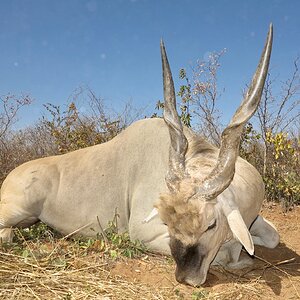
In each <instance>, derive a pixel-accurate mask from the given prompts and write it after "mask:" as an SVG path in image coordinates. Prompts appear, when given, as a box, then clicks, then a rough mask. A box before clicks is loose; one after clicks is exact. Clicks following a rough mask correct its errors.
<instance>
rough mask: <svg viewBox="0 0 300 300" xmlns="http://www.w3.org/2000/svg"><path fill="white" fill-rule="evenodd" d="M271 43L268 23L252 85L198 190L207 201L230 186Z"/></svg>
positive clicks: (222, 137) (267, 64)
mask: <svg viewBox="0 0 300 300" xmlns="http://www.w3.org/2000/svg"><path fill="white" fill-rule="evenodd" d="M272 41H273V26H272V24H270V27H269V32H268V36H267V39H266V43H265V46H264V49H263V52H262V55H261V58H260V61H259V64H258V67H257V69H256V72H255V74H254V76H253V79H252V81H251V85H250V87H249V89H248V91H247V93H246V95H245V97H244V99H243V101H242V103H241V105H240V106H239V108H238V109H237V111H236V112H235V114H234V115H233V117H232V119H231V121H230V123H229V125H228V126H227V127H226V128H225V129H224V131H223V133H222V136H221V147H220V152H219V156H218V159H217V163H216V166H215V167H214V169H213V170H212V172H211V173H210V174H209V175H208V177H207V178H206V179H204V181H203V182H202V184H201V186H200V187H199V189H198V193H200V194H201V196H202V197H203V198H205V199H206V200H211V199H214V198H215V197H217V196H218V195H219V194H220V193H222V192H223V191H224V190H225V189H226V188H227V187H228V186H229V184H230V183H231V181H232V179H233V176H234V172H235V162H236V159H237V157H238V153H239V145H240V138H241V134H242V131H243V128H244V125H245V124H246V122H247V121H248V120H249V119H250V118H251V117H252V115H253V114H254V113H255V111H256V109H257V107H258V105H259V102H260V99H261V95H262V92H263V87H264V84H265V80H266V77H267V74H268V68H269V63H270V57H271V51H272Z"/></svg>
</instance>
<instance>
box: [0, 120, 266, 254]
mask: <svg viewBox="0 0 300 300" xmlns="http://www.w3.org/2000/svg"><path fill="white" fill-rule="evenodd" d="M189 134H190V131H186V135H187V137H188V139H189V136H188V135H189ZM169 139H170V138H169V133H168V128H167V126H166V124H165V122H164V121H163V119H146V120H141V121H138V122H136V123H134V124H133V125H131V126H130V127H129V128H127V129H126V130H124V131H123V132H122V133H121V134H120V135H118V136H117V137H115V138H114V139H113V140H111V141H109V142H107V143H105V144H101V145H97V146H93V147H88V148H85V149H81V150H77V151H74V152H71V153H68V154H64V155H59V156H51V157H46V158H42V159H37V160H34V161H30V162H27V163H25V164H23V165H21V166H19V167H17V168H16V169H15V170H13V171H12V172H11V173H10V174H9V176H8V177H7V178H6V180H5V181H4V183H3V185H2V188H1V202H0V237H2V238H3V239H4V240H7V239H8V237H10V236H11V232H10V231H11V227H15V226H22V227H27V226H30V225H32V224H33V223H35V222H36V221H38V220H41V221H42V222H44V223H46V224H48V225H49V226H50V227H52V228H55V229H56V230H58V231H59V232H61V233H62V234H64V235H67V234H70V233H72V232H74V231H76V230H78V229H80V228H83V229H82V230H80V231H79V234H80V235H83V236H96V235H97V234H98V233H101V230H100V226H99V222H100V224H101V226H102V227H103V228H105V227H106V226H107V224H108V222H109V221H112V220H113V218H114V215H115V213H116V211H117V213H118V215H119V219H118V226H119V229H120V230H129V234H130V237H131V238H132V239H139V240H141V241H143V242H145V244H146V245H147V246H148V247H149V249H151V250H154V251H158V252H161V253H170V250H169V245H168V242H169V238H168V231H167V226H165V225H164V224H163V223H162V221H160V219H159V217H156V218H154V219H153V220H152V221H151V222H149V223H143V220H144V219H145V218H146V217H147V215H149V213H150V211H151V210H152V209H153V205H154V203H155V202H156V201H157V199H158V198H159V195H160V193H163V192H165V191H166V190H167V187H166V184H165V175H166V173H167V170H168V160H169V157H168V155H169V145H170V141H169ZM203 142H204V141H203ZM205 145H206V146H209V144H208V143H206V142H205ZM217 156H218V150H217V149H216V148H215V147H213V146H210V150H209V155H208V152H207V148H206V147H205V149H204V150H203V151H202V152H201V151H200V153H199V154H197V159H199V158H200V162H201V164H202V166H203V167H202V169H201V173H197V174H194V175H195V177H197V178H204V177H205V176H206V175H207V174H209V172H210V171H211V168H212V166H213V165H214V164H215V162H216V159H217ZM193 160H195V158H193V159H190V161H189V157H188V156H187V167H188V168H189V165H191V174H192V166H193ZM229 189H232V190H233V191H234V194H235V195H236V196H235V198H236V201H237V203H238V205H239V209H240V211H241V213H242V215H243V216H244V219H245V222H246V224H247V225H248V226H250V225H251V223H252V222H253V220H254V219H255V218H256V216H257V215H258V213H259V210H260V206H261V202H262V200H263V195H264V194H263V191H264V190H263V184H262V180H261V177H260V175H259V174H258V172H257V171H256V170H255V168H254V167H252V166H251V165H250V164H248V163H247V162H246V161H244V160H243V159H238V161H237V167H236V173H235V177H234V180H233V181H232V183H231V185H230V187H229ZM225 192H226V191H225ZM225 192H224V193H225ZM98 220H99V222H98Z"/></svg>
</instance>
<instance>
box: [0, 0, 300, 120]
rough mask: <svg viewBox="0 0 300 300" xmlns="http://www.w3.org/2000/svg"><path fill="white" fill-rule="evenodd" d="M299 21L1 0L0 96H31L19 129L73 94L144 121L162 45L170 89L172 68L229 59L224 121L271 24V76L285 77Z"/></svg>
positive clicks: (292, 11) (205, 10)
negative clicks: (128, 105)
mask: <svg viewBox="0 0 300 300" xmlns="http://www.w3.org/2000/svg"><path fill="white" fill-rule="evenodd" d="M299 12H300V1H297V0H289V1H286V0H273V1H272V0H252V1H248V0H247V1H246V0H218V1H217V0H215V1H211V0H210V1H207V0H206V1H203V0H181V1H180V0H99V1H97V0H52V1H50V0H49V1H46V0H23V1H21V0H18V1H17V0H2V1H1V8H0V45H1V56H0V83H1V84H0V94H1V95H5V94H7V93H12V94H21V93H23V94H29V95H31V97H32V98H33V99H34V103H33V105H32V106H31V107H30V108H26V110H23V112H22V114H21V116H20V117H21V120H20V122H21V124H24V125H26V124H30V123H32V122H34V121H35V120H37V119H38V118H39V117H40V116H41V114H42V113H43V112H45V110H44V108H43V103H47V102H51V103H54V104H64V103H67V101H68V99H69V97H70V95H72V93H73V92H74V90H76V89H77V88H79V87H80V86H89V87H90V88H91V89H92V90H93V91H94V92H95V93H96V94H97V95H98V96H101V97H102V98H103V99H104V100H105V102H106V104H107V105H108V106H110V107H113V108H115V109H116V110H117V109H118V107H120V105H123V104H124V103H125V102H128V101H132V103H133V105H134V106H136V107H147V112H148V113H151V112H153V111H154V107H155V104H156V101H157V100H158V99H162V98H163V96H162V78H161V65H160V64H161V61H160V52H159V42H160V39H161V38H163V39H164V41H165V45H166V48H167V52H168V56H169V61H170V64H171V68H172V71H173V76H174V80H175V85H176V88H177V89H178V87H179V85H180V81H179V79H178V72H179V69H180V68H182V67H185V68H187V69H188V68H189V66H190V65H191V64H193V63H195V62H196V61H197V59H200V60H201V59H205V58H206V57H207V55H208V53H210V52H212V51H220V50H222V49H224V48H226V49H227V51H226V54H225V55H224V56H223V58H222V60H221V65H222V66H221V69H220V73H219V87H220V88H222V89H223V88H225V93H224V94H223V96H222V105H221V109H222V110H223V111H224V114H225V116H226V115H227V114H228V115H229V114H231V113H232V112H233V111H234V110H235V108H236V107H237V106H238V104H239V102H240V100H241V91H242V89H243V88H244V87H245V85H246V84H247V83H248V82H249V80H250V79H251V77H252V74H253V72H254V71H255V68H256V65H257V63H258V60H259V57H260V54H261V51H262V49H263V45H264V42H265V38H266V34H267V31H268V27H269V24H270V22H272V23H273V24H274V45H273V53H272V59H271V68H272V72H273V73H274V74H275V75H276V76H277V75H278V77H279V78H282V79H283V80H284V79H285V78H286V77H285V76H287V75H288V74H291V71H292V69H293V60H294V59H295V58H296V56H297V55H299V54H300V17H299ZM223 98H224V99H223ZM223 103H224V105H223ZM81 105H82V107H81V108H82V109H84V103H81Z"/></svg>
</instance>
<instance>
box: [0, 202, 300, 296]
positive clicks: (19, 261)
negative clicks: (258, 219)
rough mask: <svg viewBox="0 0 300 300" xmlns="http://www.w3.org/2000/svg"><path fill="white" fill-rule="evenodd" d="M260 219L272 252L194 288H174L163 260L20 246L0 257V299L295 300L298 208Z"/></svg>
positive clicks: (62, 246)
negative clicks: (270, 226) (267, 224)
mask: <svg viewBox="0 0 300 300" xmlns="http://www.w3.org/2000/svg"><path fill="white" fill-rule="evenodd" d="M262 214H263V215H264V216H266V217H267V218H268V219H269V220H271V221H272V222H273V223H274V224H275V225H276V226H277V228H278V230H279V233H280V236H281V243H280V244H279V246H278V247H277V248H276V249H266V248H263V247H256V252H255V256H256V258H255V259H254V264H253V266H251V268H248V269H243V270H240V271H236V270H234V271H232V270H225V269H222V268H220V267H212V268H211V269H210V271H209V274H208V278H207V282H206V284H205V285H204V286H203V287H201V288H193V287H189V286H185V285H181V284H178V283H177V282H176V280H175V277H174V269H175V266H174V263H173V261H172V259H170V258H168V257H163V256H157V255H152V254H144V255H142V257H141V258H139V259H127V258H120V257H119V258H117V259H111V258H109V259H108V258H107V255H106V254H103V253H102V252H99V251H98V250H99V249H98V248H97V245H94V246H92V247H90V248H89V249H88V251H87V250H86V249H83V248H82V247H78V246H75V245H73V244H72V243H73V242H71V241H65V240H58V241H55V242H52V243H44V244H43V243H42V244H40V243H34V242H24V245H25V248H26V247H27V248H26V249H25V250H26V251H28V252H29V253H31V254H32V255H31V256H30V255H29V256H28V257H27V255H24V252H23V253H22V255H16V254H14V252H11V251H9V250H7V249H2V250H1V251H0V299H68V300H69V299H105V300H108V299H193V300H195V299H300V257H299V255H300V234H299V232H300V207H296V208H295V209H293V210H292V211H290V212H288V213H283V211H282V209H281V207H280V206H279V205H275V204H268V205H267V206H265V207H264V208H263V212H262ZM26 253H27V252H25V254H26ZM41 253H44V255H41ZM245 255H246V254H245Z"/></svg>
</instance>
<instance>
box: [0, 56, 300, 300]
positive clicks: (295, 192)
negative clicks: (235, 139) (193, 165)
mask: <svg viewBox="0 0 300 300" xmlns="http://www.w3.org/2000/svg"><path fill="white" fill-rule="evenodd" d="M223 55H225V51H221V52H218V53H212V54H211V55H210V56H209V58H208V59H207V60H206V61H198V62H197V63H196V64H195V65H194V66H191V67H189V68H188V69H181V70H180V72H179V77H180V79H181V80H182V85H181V86H180V88H179V92H178V103H179V110H180V113H181V119H182V121H183V123H184V124H186V125H187V126H191V127H193V128H194V130H196V131H198V132H199V133H201V134H203V135H205V136H206V137H207V138H208V139H209V140H210V141H211V142H212V143H214V144H215V145H217V146H219V141H220V136H221V133H222V129H223V128H224V124H222V105H225V104H224V102H222V101H224V98H226V97H225V96H224V97H223V95H222V93H223V90H222V88H221V87H219V86H218V73H219V72H220V66H221V59H222V56H223ZM298 64H299V60H298V59H295V61H294V62H293V64H291V76H290V77H289V78H287V79H285V80H281V81H280V80H279V79H278V78H279V77H278V76H277V75H276V76H274V75H272V74H269V76H268V78H267V82H266V85H265V88H264V93H263V97H262V101H261V104H260V106H259V109H258V111H257V113H256V116H255V117H254V118H252V119H251V123H248V124H247V126H246V127H245V130H244V133H243V136H242V140H241V146H240V153H241V156H242V157H244V158H245V159H247V160H248V161H249V162H250V163H252V164H253V165H254V166H255V167H256V168H257V169H258V170H259V171H260V173H261V175H262V177H263V179H264V182H265V185H266V201H269V202H266V203H267V204H266V205H267V206H270V207H272V205H273V204H272V203H274V202H277V203H280V205H281V209H282V210H283V211H288V210H291V209H293V208H294V207H296V206H297V205H299V204H300V118H299V115H300V112H299V104H300V98H299V94H300V76H299V69H298ZM79 94H80V97H81V99H84V102H85V108H86V109H85V110H84V111H81V110H80V109H78V95H79ZM79 94H76V95H75V96H74V97H73V99H72V101H71V102H68V103H66V104H65V105H62V106H57V105H54V104H51V103H47V104H45V105H44V114H43V116H41V117H40V119H39V120H38V121H36V123H34V124H32V125H31V126H28V127H26V128H23V129H19V130H16V129H15V128H16V127H15V126H14V125H15V124H16V123H17V122H18V116H21V115H22V114H25V113H26V109H27V107H28V106H29V105H31V103H32V99H31V97H30V96H28V95H21V96H17V95H13V94H6V95H3V96H1V97H0V166H1V168H0V183H2V181H3V180H4V178H5V177H6V176H7V175H8V173H9V172H10V171H11V170H12V169H13V168H15V167H16V166H18V165H20V164H21V163H23V162H26V161H29V160H32V159H35V158H39V157H45V156H49V155H59V154H64V153H66V152H69V151H73V150H76V149H79V148H83V147H87V146H91V145H95V144H99V143H103V142H106V141H108V140H110V139H112V138H113V137H114V136H116V135H117V134H118V133H119V132H120V131H122V130H123V129H124V128H126V127H127V126H128V125H130V124H131V123H132V122H133V121H134V120H136V119H139V118H142V117H144V116H143V115H142V114H141V113H140V111H139V110H137V109H135V108H133V107H132V106H131V105H126V106H125V107H124V109H123V110H122V111H119V112H114V111H112V110H111V109H107V108H106V107H105V101H103V100H102V99H101V98H99V97H97V96H96V95H95V94H94V92H93V91H91V90H90V89H88V88H87V89H83V90H81V91H80V93H79ZM221 96H222V100H221ZM161 108H163V103H162V102H161V101H158V103H157V109H158V111H156V112H155V113H154V114H153V116H152V117H157V116H159V115H160V109H161ZM117 218H118V215H117V212H116V217H115V220H112V222H111V224H109V226H108V229H107V230H104V231H103V233H102V234H101V236H99V238H97V239H93V240H90V239H89V240H71V239H70V238H72V236H71V235H70V236H67V237H63V236H60V235H59V234H58V233H57V232H55V231H54V230H52V229H50V228H48V227H47V226H45V225H43V224H37V225H34V226H33V227H32V228H30V229H16V230H15V240H14V243H13V244H10V245H2V246H1V248H0V299H50V298H53V299H235V298H238V299H242V298H243V299H259V298H260V291H259V288H258V287H257V285H256V284H260V280H262V278H263V277H262V276H264V275H263V274H265V273H266V270H267V269H269V268H273V269H274V270H275V271H277V272H279V273H280V274H284V276H287V277H286V278H288V281H289V282H290V283H291V279H290V277H289V276H290V273H288V271H286V270H283V269H280V267H279V266H281V264H286V263H291V262H292V263H293V262H294V261H295V259H290V260H289V259H284V260H282V258H279V260H278V261H277V262H276V264H275V263H274V264H272V263H269V262H268V261H266V260H265V261H264V260H261V262H262V263H264V264H263V265H262V266H260V269H259V270H261V273H259V272H258V273H255V274H256V275H255V276H256V277H255V276H254V277H251V278H250V279H249V278H248V277H247V273H245V274H244V273H243V274H242V275H241V274H238V275H234V274H233V275H232V274H231V273H226V272H225V270H221V271H220V270H219V271H218V272H221V273H218V275H217V277H218V278H219V277H220V276H221V277H222V276H223V277H224V278H225V277H226V279H224V278H223V277H222V278H223V279H224V280H223V279H222V280H223V282H225V283H226V282H227V281H228V278H229V277H230V276H233V278H235V280H237V282H238V283H237V284H238V285H237V286H232V285H231V286H230V289H229V290H226V289H220V290H217V291H214V290H211V289H206V288H198V289H196V288H191V289H187V288H182V287H179V286H178V285H177V284H176V283H174V278H172V279H170V278H171V277H170V276H172V275H170V274H173V273H174V265H173V263H172V260H171V259H170V258H166V257H161V256H157V255H153V254H151V253H149V252H148V251H147V250H146V249H145V248H144V247H143V245H142V244H141V243H139V242H135V243H133V242H131V241H130V240H129V237H128V234H126V233H125V234H120V233H118V228H117ZM271 220H272V217H271ZM295 226H296V225H295ZM295 230H296V229H295ZM293 255H294V254H293ZM293 255H292V256H293ZM295 255H296V253H295ZM295 255H294V256H295ZM296 256H297V259H298V255H296ZM128 258H134V259H133V260H131V261H129V260H128ZM126 268H127V269H128V270H129V271H128V274H127V273H126V276H127V277H126V276H125V277H126V278H127V279H128V278H129V280H127V279H124V276H123V277H122V276H120V275H119V274H123V275H124V272H125V271H124V269H126ZM162 268H164V269H163V270H162ZM166 270H167V271H166ZM278 270H279V271H278ZM297 270H298V269H297ZM154 271H156V272H154ZM143 272H145V273H147V274H148V277H147V274H143ZM224 272H225V273H224ZM132 274H138V275H139V276H140V280H137V281H136V280H135V279H133V278H135V277H134V276H133V275H132ZM151 274H152V275H151ZM157 274H159V275H157ZM220 274H222V275H220ZM224 274H225V275H224ZM286 274H288V275H286ZM143 276H145V278H144V277H143ZM245 276H246V277H245ZM141 278H144V279H141ZM245 278H246V279H245ZM172 280H173V281H172ZM229 281H230V280H229ZM150 283H151V284H152V285H151V284H150ZM147 284H150V286H149V285H147ZM155 284H156V285H157V286H158V287H157V288H153V286H155ZM291 290H292V291H294V295H295V299H296V297H297V296H299V294H298V291H297V288H296V289H294V283H292V288H291ZM275 294H276V293H275ZM248 296H249V297H248ZM224 297H225V298H224ZM247 297H248V298H247ZM291 299H292V298H291Z"/></svg>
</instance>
